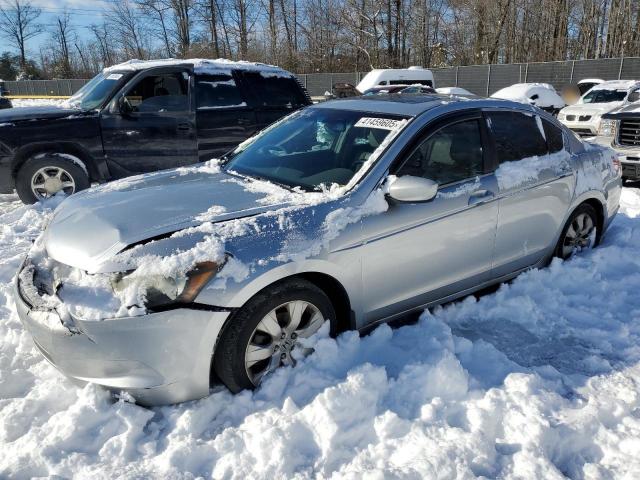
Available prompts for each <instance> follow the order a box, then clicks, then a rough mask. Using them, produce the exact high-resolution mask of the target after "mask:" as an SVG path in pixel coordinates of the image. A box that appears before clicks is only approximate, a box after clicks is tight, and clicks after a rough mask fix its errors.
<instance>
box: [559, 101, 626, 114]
mask: <svg viewBox="0 0 640 480" xmlns="http://www.w3.org/2000/svg"><path fill="white" fill-rule="evenodd" d="M620 105H622V102H609V103H576V104H575V105H571V106H569V107H565V108H563V109H562V110H561V113H563V114H565V115H591V116H594V115H602V114H603V113H607V112H610V111H611V110H613V109H615V108H618V107H619V106H620Z"/></svg>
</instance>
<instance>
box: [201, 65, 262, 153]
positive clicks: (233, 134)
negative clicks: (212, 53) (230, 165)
mask: <svg viewBox="0 0 640 480" xmlns="http://www.w3.org/2000/svg"><path fill="white" fill-rule="evenodd" d="M195 85H196V86H195V88H196V118H197V129H198V130H197V131H198V156H199V158H200V160H203V161H204V160H210V159H212V158H215V157H220V156H222V155H224V154H225V153H227V152H228V151H229V150H231V149H233V148H234V147H235V146H236V145H238V144H239V143H241V142H242V141H244V140H246V139H247V138H249V137H250V136H251V135H253V134H254V133H256V131H257V130H258V122H257V118H256V112H255V108H254V107H253V106H251V105H249V101H248V99H247V98H246V96H245V95H244V93H243V91H242V90H241V89H240V88H239V86H238V80H237V76H236V75H234V74H232V73H231V72H224V71H220V72H211V73H207V74H197V75H196V81H195Z"/></svg>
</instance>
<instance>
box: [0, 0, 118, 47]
mask: <svg viewBox="0 0 640 480" xmlns="http://www.w3.org/2000/svg"><path fill="white" fill-rule="evenodd" d="M4 1H5V0H0V3H3V2H4ZM32 3H33V4H34V5H37V6H38V7H40V8H41V9H42V15H41V16H40V19H39V21H40V23H42V24H43V25H44V26H45V30H47V31H45V32H44V33H42V34H40V35H38V36H37V37H35V38H34V39H32V40H31V41H30V42H29V43H28V44H27V46H28V50H29V52H30V53H31V54H32V55H37V54H38V52H39V50H40V47H41V46H44V45H46V44H47V43H49V42H50V34H49V31H51V29H52V28H53V27H54V26H55V22H56V18H57V17H58V16H61V15H62V14H63V13H64V11H65V9H66V10H67V11H68V12H69V14H71V23H72V25H73V26H74V27H75V28H74V30H75V32H76V35H77V36H78V37H79V38H80V39H85V38H87V37H88V31H87V27H88V26H89V25H91V24H92V23H101V22H102V12H104V10H105V8H106V7H107V6H108V3H109V2H108V0H32ZM4 47H5V46H4V45H0V51H3V50H5V49H6V48H4Z"/></svg>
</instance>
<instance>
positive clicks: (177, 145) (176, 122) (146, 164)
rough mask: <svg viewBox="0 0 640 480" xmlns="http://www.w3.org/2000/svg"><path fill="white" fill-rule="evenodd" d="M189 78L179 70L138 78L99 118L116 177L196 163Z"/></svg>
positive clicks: (163, 71) (106, 155)
mask: <svg viewBox="0 0 640 480" xmlns="http://www.w3.org/2000/svg"><path fill="white" fill-rule="evenodd" d="M192 89H193V87H192V76H191V74H190V72H189V71H188V69H186V68H182V67H169V68H167V67H164V68H161V69H152V70H147V71H144V72H142V73H140V74H138V75H136V76H135V77H134V78H133V79H132V80H131V81H129V82H128V83H127V84H126V85H125V87H124V88H123V89H122V91H121V92H119V93H118V94H117V95H116V96H115V98H114V100H113V101H112V102H111V103H110V104H109V106H107V107H106V108H105V109H104V110H103V112H102V113H101V119H100V126H101V129H102V144H103V148H104V153H105V158H106V161H107V165H108V166H109V170H110V171H111V174H112V175H113V176H114V177H124V176H127V175H131V174H133V173H144V172H152V171H156V170H163V169H166V168H174V167H179V166H183V165H189V164H192V163H195V162H197V161H198V155H197V142H196V125H195V112H194V109H193V106H192V100H191V91H192Z"/></svg>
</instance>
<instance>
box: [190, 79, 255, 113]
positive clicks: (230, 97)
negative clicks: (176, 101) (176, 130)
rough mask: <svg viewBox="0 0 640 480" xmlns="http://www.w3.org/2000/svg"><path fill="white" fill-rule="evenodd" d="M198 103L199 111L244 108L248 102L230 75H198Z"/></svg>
mask: <svg viewBox="0 0 640 480" xmlns="http://www.w3.org/2000/svg"><path fill="white" fill-rule="evenodd" d="M196 101H197V105H198V109H202V110H206V109H208V108H224V107H244V106H246V102H245V101H244V98H242V94H241V93H240V90H239V89H238V86H237V85H236V82H235V80H234V79H233V77H232V76H231V75H228V74H224V73H223V74H216V75H198V76H197V77H196Z"/></svg>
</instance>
